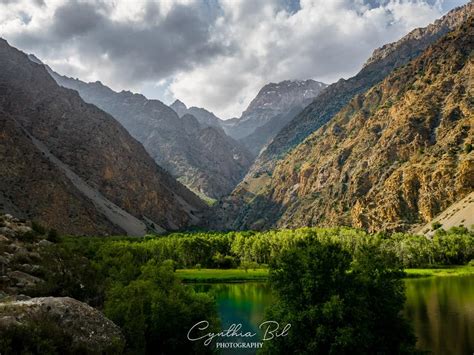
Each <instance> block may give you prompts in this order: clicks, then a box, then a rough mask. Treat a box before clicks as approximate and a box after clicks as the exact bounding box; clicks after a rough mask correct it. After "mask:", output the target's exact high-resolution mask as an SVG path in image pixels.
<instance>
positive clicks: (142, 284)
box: [105, 259, 218, 354]
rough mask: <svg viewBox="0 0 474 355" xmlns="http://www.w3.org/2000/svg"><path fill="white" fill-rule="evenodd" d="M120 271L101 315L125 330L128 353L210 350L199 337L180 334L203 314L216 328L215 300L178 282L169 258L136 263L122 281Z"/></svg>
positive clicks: (199, 351)
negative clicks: (137, 267)
mask: <svg viewBox="0 0 474 355" xmlns="http://www.w3.org/2000/svg"><path fill="white" fill-rule="evenodd" d="M130 275H131V274H130ZM122 277H125V278H126V275H125V274H121V275H120V277H119V279H116V280H115V281H114V282H112V283H111V286H110V288H109V290H108V291H107V297H106V303H105V315H106V316H108V317H109V318H110V319H111V320H112V321H114V322H115V323H116V324H117V325H119V326H120V327H121V328H122V330H123V331H124V333H125V336H126V340H127V345H128V351H129V352H130V353H137V354H143V353H146V354H153V353H157V352H158V353H162V354H189V353H192V354H199V353H207V352H209V351H210V350H209V349H206V348H205V347H204V346H203V345H202V344H201V343H196V342H195V343H192V342H188V341H184V340H183V335H184V334H186V333H187V331H188V330H189V328H190V327H191V326H192V325H194V324H196V323H197V322H199V321H202V320H203V319H206V320H208V321H210V323H211V324H212V325H213V327H214V328H215V329H217V328H216V327H217V325H218V318H217V312H216V310H215V305H214V300H213V298H212V297H211V296H209V295H207V294H204V293H195V292H194V291H193V290H192V288H188V287H183V285H182V284H181V283H180V281H179V280H178V279H177V278H176V277H175V276H174V270H173V262H172V261H168V262H164V263H161V264H160V263H158V262H156V261H155V260H153V259H152V260H150V261H148V262H147V263H146V264H145V265H144V266H143V267H142V268H141V271H140V275H139V276H138V277H137V278H136V279H134V278H132V279H130V280H128V281H126V280H124V279H122ZM120 279H122V280H120ZM124 281H125V282H124Z"/></svg>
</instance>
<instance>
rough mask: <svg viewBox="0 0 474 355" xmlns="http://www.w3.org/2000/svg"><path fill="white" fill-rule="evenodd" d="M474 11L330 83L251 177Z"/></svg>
mask: <svg viewBox="0 0 474 355" xmlns="http://www.w3.org/2000/svg"><path fill="white" fill-rule="evenodd" d="M473 13H474V3H473V2H472V1H471V2H470V3H468V4H466V5H465V6H463V7H460V8H456V9H454V10H452V11H451V12H449V13H448V14H447V15H445V16H444V17H443V18H441V19H440V20H437V21H436V22H435V23H434V24H431V25H429V26H427V27H425V28H418V29H415V30H413V31H412V32H410V33H409V34H407V35H406V36H405V37H403V38H402V39H400V40H399V41H397V42H394V43H391V44H388V45H385V46H384V47H382V48H381V49H377V50H375V52H374V54H373V55H372V57H371V58H370V59H369V60H368V61H367V63H366V65H365V66H364V68H363V69H362V70H361V71H360V72H359V73H358V74H357V75H356V76H354V77H352V78H350V79H348V80H344V79H341V80H339V81H338V82H337V83H334V84H332V85H330V86H329V87H328V88H327V89H326V90H324V91H323V92H322V93H321V95H319V96H318V97H317V98H316V99H315V100H314V101H313V102H312V103H311V104H310V105H309V106H307V107H306V108H305V109H304V110H303V111H302V112H301V113H300V114H299V115H297V116H296V117H295V118H294V119H293V120H292V121H291V122H290V123H289V124H288V125H286V126H285V127H284V128H283V129H282V130H281V131H280V132H279V133H278V134H277V135H276V137H275V138H274V139H273V141H272V142H271V143H270V144H269V145H268V147H267V148H266V149H265V150H264V151H263V152H262V153H261V155H260V156H259V157H258V159H257V160H256V161H255V163H254V164H253V165H252V167H251V168H250V170H249V174H248V175H247V177H248V179H251V178H255V177H256V176H258V175H261V174H264V173H270V174H271V173H272V171H273V168H274V167H275V164H276V161H278V160H279V159H282V158H283V157H284V156H285V155H286V154H287V153H288V152H289V151H290V150H291V149H292V148H294V147H295V146H296V145H298V144H299V143H301V142H302V141H303V140H304V139H305V138H306V137H308V136H309V135H310V134H311V133H313V132H314V131H316V130H317V129H318V128H319V127H321V126H322V125H324V124H325V123H326V122H328V121H329V120H330V119H331V118H332V117H333V116H334V115H335V114H336V113H337V112H338V111H339V110H341V109H342V108H343V107H344V106H345V105H346V104H347V103H348V102H349V101H350V100H351V99H352V98H353V97H354V96H355V95H357V94H360V93H363V92H365V91H366V90H368V89H369V88H370V87H372V86H373V85H374V84H376V83H378V82H380V81H381V80H383V79H384V78H385V77H386V76H387V75H388V74H389V73H391V72H392V70H393V69H395V68H398V67H400V66H402V65H404V64H406V63H408V62H409V61H410V60H412V59H413V58H415V57H417V56H418V55H419V54H420V53H421V52H422V51H423V50H424V49H426V47H427V46H428V45H430V44H431V43H433V42H434V41H436V40H437V39H439V38H440V37H441V36H443V35H444V34H446V33H447V32H448V31H450V30H452V29H453V28H455V27H456V26H458V25H459V24H461V23H462V22H463V21H464V20H466V19H467V17H468V16H469V14H473ZM248 182H249V181H248ZM249 183H250V182H249Z"/></svg>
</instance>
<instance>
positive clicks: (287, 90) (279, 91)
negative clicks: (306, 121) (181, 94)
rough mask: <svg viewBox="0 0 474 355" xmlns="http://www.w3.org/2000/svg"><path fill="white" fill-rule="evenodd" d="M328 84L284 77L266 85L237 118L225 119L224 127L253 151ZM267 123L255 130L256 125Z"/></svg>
mask: <svg viewBox="0 0 474 355" xmlns="http://www.w3.org/2000/svg"><path fill="white" fill-rule="evenodd" d="M326 86H327V85H326V84H324V83H321V82H318V81H314V80H285V81H282V82H279V83H270V84H267V85H265V86H264V87H263V88H262V89H260V91H259V92H258V94H257V96H256V97H255V98H254V99H253V100H252V102H250V104H249V106H248V107H247V109H246V110H245V111H244V112H243V113H242V115H241V116H240V117H239V118H236V119H232V120H228V121H224V123H223V128H224V130H225V131H226V132H227V134H229V135H230V136H231V137H233V138H235V139H238V140H241V141H242V142H243V143H244V144H245V146H246V147H247V148H248V149H250V150H251V151H252V152H253V153H255V154H258V152H259V151H260V150H261V149H262V147H263V146H264V145H265V144H267V143H268V142H269V141H270V140H271V139H272V138H273V136H274V135H275V134H276V133H277V132H278V131H279V130H280V129H281V128H282V127H283V126H284V125H285V124H286V123H288V122H289V121H290V120H291V119H292V118H293V117H294V115H295V114H296V113H298V112H299V111H300V110H301V109H303V108H304V107H305V106H306V105H308V104H309V103H310V102H311V101H312V100H313V99H314V98H315V97H316V96H318V95H319V93H320V92H321V91H322V90H323V89H324V88H325V87H326ZM263 126H266V127H265V128H263V129H261V130H260V131H259V132H258V138H257V136H255V135H254V136H253V137H252V138H249V139H246V137H248V136H250V135H252V134H254V133H255V134H257V132H256V130H257V129H258V128H259V127H263Z"/></svg>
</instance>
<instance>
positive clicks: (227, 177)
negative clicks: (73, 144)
mask: <svg viewBox="0 0 474 355" xmlns="http://www.w3.org/2000/svg"><path fill="white" fill-rule="evenodd" d="M50 73H51V75H52V76H53V78H54V79H55V80H56V81H57V82H58V83H59V84H60V85H61V86H64V87H67V88H70V89H74V90H77V91H78V92H79V94H80V95H81V97H82V98H83V99H84V101H86V102H89V103H92V104H94V105H96V106H97V107H99V108H101V109H102V110H104V111H106V112H108V113H109V114H111V115H112V116H113V117H114V118H116V119H117V120H118V121H119V122H120V123H121V124H122V125H123V126H124V127H125V128H126V129H127V130H128V131H129V132H130V134H131V135H132V136H133V137H134V138H135V139H137V140H138V141H139V142H141V143H142V144H143V146H144V147H145V149H146V150H147V151H148V153H149V154H150V155H151V156H152V158H153V159H155V161H156V162H157V163H158V164H159V165H160V166H162V167H163V168H165V169H166V170H168V171H169V172H170V173H171V174H172V175H173V176H175V177H176V178H177V179H178V180H179V181H180V182H182V183H183V184H185V185H186V186H188V187H189V188H190V189H192V190H194V191H196V192H198V193H201V194H203V195H206V196H208V197H211V198H218V197H221V196H224V195H226V194H228V193H229V192H231V191H232V189H233V188H234V187H235V186H236V185H237V184H238V182H239V181H240V180H241V179H242V177H243V176H244V175H245V173H246V171H247V169H248V167H249V166H250V164H251V161H252V157H251V155H250V153H249V152H248V151H247V150H246V149H244V148H243V147H242V146H241V145H240V144H239V143H237V142H236V141H234V140H233V139H232V138H230V137H228V136H227V135H226V134H225V133H224V131H223V130H222V128H219V127H212V126H208V125H202V124H200V123H199V122H198V120H197V119H196V118H194V117H192V116H190V115H185V116H186V118H185V117H184V116H183V117H179V116H178V115H177V114H176V113H175V112H174V111H173V110H172V109H171V108H169V107H168V106H166V105H165V104H163V103H162V102H160V101H158V100H148V99H147V98H146V97H145V96H143V95H139V94H133V93H131V92H128V91H122V92H120V93H117V92H115V91H113V90H111V89H110V88H108V87H107V86H104V85H102V84H101V83H100V82H96V83H84V82H82V81H80V80H77V79H71V78H68V77H64V76H61V75H58V74H57V73H54V72H52V71H51V70H50Z"/></svg>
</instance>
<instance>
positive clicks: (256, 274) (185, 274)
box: [176, 265, 474, 282]
mask: <svg viewBox="0 0 474 355" xmlns="http://www.w3.org/2000/svg"><path fill="white" fill-rule="evenodd" d="M405 272H406V273H407V278H415V277H434V276H436V277H444V276H461V275H474V266H468V265H463V266H451V267H448V266H444V267H441V268H433V269H406V270H405ZM176 274H177V276H178V277H180V278H181V279H182V280H183V281H184V282H243V281H265V280H266V279H267V278H268V269H255V270H253V269H249V270H248V271H245V270H243V269H179V270H176Z"/></svg>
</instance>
